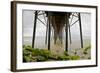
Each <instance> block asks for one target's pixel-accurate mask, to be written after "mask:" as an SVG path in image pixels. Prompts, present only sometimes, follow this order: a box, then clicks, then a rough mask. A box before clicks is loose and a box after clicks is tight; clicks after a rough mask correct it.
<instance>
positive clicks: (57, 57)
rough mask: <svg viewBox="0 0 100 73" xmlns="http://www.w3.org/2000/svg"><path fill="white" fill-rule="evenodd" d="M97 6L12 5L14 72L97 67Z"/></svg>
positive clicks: (22, 2)
mask: <svg viewBox="0 0 100 73" xmlns="http://www.w3.org/2000/svg"><path fill="white" fill-rule="evenodd" d="M97 40H98V39H97V6H88V5H72V4H56V3H39V2H25V1H12V2H11V71H14V72H16V71H32V70H33V71H35V70H50V69H64V68H66V69H67V68H82V67H96V66H97Z"/></svg>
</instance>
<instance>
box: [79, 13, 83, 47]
mask: <svg viewBox="0 0 100 73" xmlns="http://www.w3.org/2000/svg"><path fill="white" fill-rule="evenodd" d="M79 27H80V40H81V48H83V37H82V24H81V16H80V13H79Z"/></svg>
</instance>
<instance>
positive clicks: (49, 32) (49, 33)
mask: <svg viewBox="0 0 100 73" xmlns="http://www.w3.org/2000/svg"><path fill="white" fill-rule="evenodd" d="M50 37H51V26H50V15H49V14H48V50H50Z"/></svg>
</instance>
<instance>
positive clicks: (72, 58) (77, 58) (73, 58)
mask: <svg viewBox="0 0 100 73" xmlns="http://www.w3.org/2000/svg"><path fill="white" fill-rule="evenodd" d="M70 58H71V60H79V59H80V57H79V56H77V55H76V56H70Z"/></svg>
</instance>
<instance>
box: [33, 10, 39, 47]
mask: <svg viewBox="0 0 100 73" xmlns="http://www.w3.org/2000/svg"><path fill="white" fill-rule="evenodd" d="M37 17H38V13H37V11H35V17H34V27H33V38H32V48H34V44H35V43H34V42H35V33H36V23H37Z"/></svg>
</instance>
